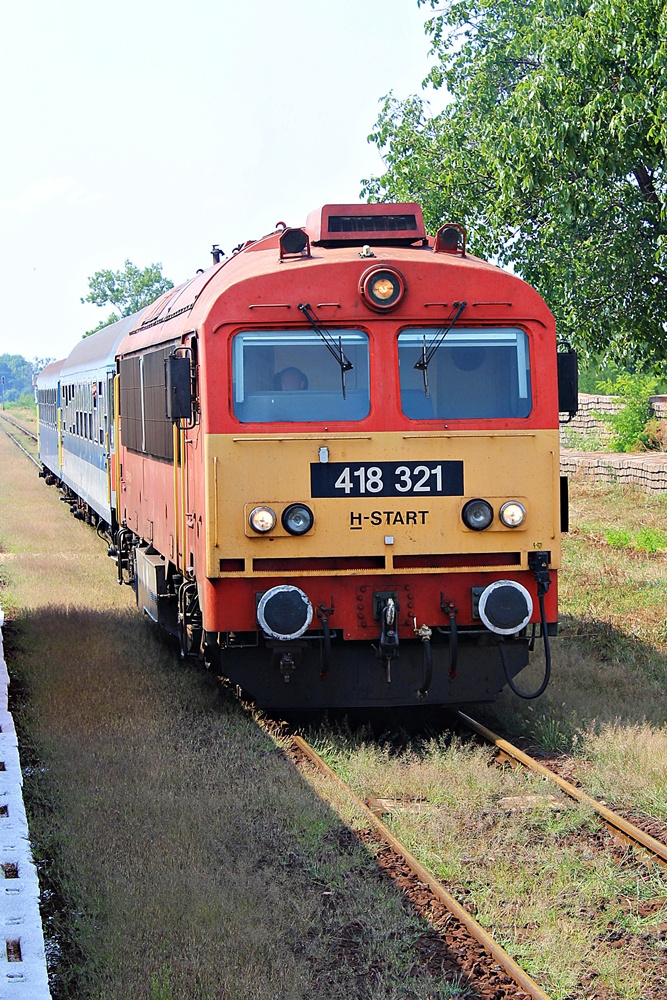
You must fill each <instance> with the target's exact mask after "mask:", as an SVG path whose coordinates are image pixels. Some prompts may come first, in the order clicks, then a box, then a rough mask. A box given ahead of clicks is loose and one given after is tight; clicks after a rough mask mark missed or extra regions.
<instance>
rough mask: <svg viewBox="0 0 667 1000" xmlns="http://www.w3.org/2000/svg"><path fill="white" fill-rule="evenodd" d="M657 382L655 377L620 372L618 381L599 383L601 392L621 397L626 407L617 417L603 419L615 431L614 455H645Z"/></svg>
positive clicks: (613, 440)
mask: <svg viewBox="0 0 667 1000" xmlns="http://www.w3.org/2000/svg"><path fill="white" fill-rule="evenodd" d="M657 385H658V379H657V378H654V377H653V376H652V375H642V374H639V373H635V374H631V373H630V372H621V373H620V374H619V375H617V377H616V379H615V380H612V379H606V380H603V381H601V382H598V389H599V391H600V392H604V393H609V394H612V395H614V396H619V397H620V399H621V400H622V401H623V403H624V404H625V405H624V407H623V409H622V410H620V411H619V412H618V413H604V414H603V415H602V416H603V419H604V420H605V422H606V423H608V424H609V425H610V426H611V428H612V431H613V436H612V439H611V444H610V447H611V448H612V450H613V451H637V450H639V451H642V450H644V449H646V447H647V446H648V443H649V434H648V432H647V430H646V425H647V423H648V421H649V420H650V419H651V403H650V397H651V396H652V395H653V393H654V392H655V390H656V386H657Z"/></svg>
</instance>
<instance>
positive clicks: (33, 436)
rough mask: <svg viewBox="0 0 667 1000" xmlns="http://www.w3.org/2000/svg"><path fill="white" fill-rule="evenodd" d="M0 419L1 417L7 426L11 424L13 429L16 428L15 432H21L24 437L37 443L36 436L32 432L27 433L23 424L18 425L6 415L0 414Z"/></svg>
mask: <svg viewBox="0 0 667 1000" xmlns="http://www.w3.org/2000/svg"><path fill="white" fill-rule="evenodd" d="M0 417H2V419H3V420H6V421H7V423H8V424H11V425H12V426H13V427H16V429H17V430H19V431H22V432H23V434H25V436H26V437H29V438H31V439H32V440H33V441H37V435H36V434H33V432H32V431H29V430H28V429H27V428H26V427H24V426H23V424H19V423H18V422H17V421H16V420H12V418H11V417H8V416H7V414H6V413H0ZM10 436H11V435H10Z"/></svg>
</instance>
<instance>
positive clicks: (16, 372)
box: [0, 354, 53, 403]
mask: <svg viewBox="0 0 667 1000" xmlns="http://www.w3.org/2000/svg"><path fill="white" fill-rule="evenodd" d="M50 361H53V358H33V360H32V361H27V360H26V359H25V358H24V357H23V356H22V355H21V354H0V378H4V380H5V382H4V391H3V399H4V401H5V403H14V402H18V401H19V400H20V399H21V398H22V397H24V398H25V399H28V400H29V401H30V403H32V402H34V395H33V389H32V377H33V375H37V374H38V372H41V370H42V368H44V367H46V365H48V364H49V362H50Z"/></svg>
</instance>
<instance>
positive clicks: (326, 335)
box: [298, 302, 354, 399]
mask: <svg viewBox="0 0 667 1000" xmlns="http://www.w3.org/2000/svg"><path fill="white" fill-rule="evenodd" d="M298 308H299V309H300V310H301V312H302V313H303V315H304V316H305V317H306V319H307V320H308V322H309V323H310V325H311V326H312V328H313V330H315V332H316V333H317V334H319V336H320V337H321V338H322V341H323V343H324V346H325V347H326V349H327V350H328V351H329V353H330V354H333V356H334V358H335V359H336V361H337V362H338V364H339V365H340V382H341V388H342V390H343V399H345V398H346V396H345V372H349V371H352V369H353V368H354V365H353V364H352V362H351V361H350V359H349V358H348V357H346V355H345V352H344V351H343V341H342V339H341V337H340V336H339V337H338V343H336V338H335V337H334V335H333V334H332V333H330V331H329V330H327V329H326V327H324V326H322V324H321V323H320V322H319V320H318V319H317V318H316V316H315V314H314V313H313V310H312V308H311V306H310V303H308V302H299V306H298Z"/></svg>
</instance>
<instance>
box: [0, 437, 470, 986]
mask: <svg viewBox="0 0 667 1000" xmlns="http://www.w3.org/2000/svg"><path fill="white" fill-rule="evenodd" d="M0 462H1V463H2V468H3V473H4V475H3V476H2V477H0V600H2V603H3V605H4V607H5V610H6V611H7V612H8V613H9V624H8V627H7V628H6V630H5V639H6V644H7V656H8V660H9V665H10V671H11V674H12V678H13V681H12V710H13V711H14V713H15V718H16V720H17V725H18V727H19V733H20V743H21V755H22V763H23V766H24V770H25V781H24V794H25V796H26V805H27V810H28V814H29V823H30V831H31V840H32V843H33V847H34V851H35V855H36V860H37V864H38V867H39V871H40V879H41V884H42V888H43V890H45V891H44V897H43V904H44V918H45V927H46V933H47V939H48V947H49V952H50V954H51V955H52V968H51V988H52V993H53V996H54V1000H64V998H68V1000H102V998H104V1000H142V998H148V1000H172V998H176V997H177V998H178V1000H191V998H192V1000H195V998H196V1000H203V998H206V1000H210V998H212V997H215V998H216V1000H217V998H220V1000H246V998H247V1000H250V998H252V1000H269V998H271V1000H273V998H279V1000H301V998H304V1000H305V998H306V997H307V998H309V1000H310V998H313V1000H320V998H321V1000H325V998H326V1000H330V998H334V1000H337V998H340V1000H348V998H350V997H355V998H360V1000H364V998H367V1000H372V998H375V997H381V998H382V1000H408V998H410V1000H444V998H446V997H448V996H449V997H455V996H461V997H463V996H465V995H467V994H466V992H465V991H464V989H463V987H462V986H461V982H460V981H457V977H456V976H449V977H447V976H444V977H443V976H442V975H439V974H436V973H435V972H430V971H428V970H427V969H426V968H425V967H424V966H423V964H421V963H420V962H419V960H418V947H417V946H418V942H419V940H420V938H421V936H422V935H423V934H424V933H425V932H426V930H427V927H426V925H425V924H424V923H423V922H422V921H421V920H419V919H418V918H417V917H416V916H415V914H414V913H413V912H412V910H411V909H410V908H409V907H408V906H407V905H406V904H405V901H404V899H403V897H402V896H401V895H399V893H398V892H397V891H396V890H395V889H394V887H393V886H392V885H391V884H389V883H388V882H387V881H386V880H385V879H384V878H382V877H381V876H380V874H379V872H378V869H377V866H376V864H375V862H374V857H373V855H372V854H371V853H370V852H369V851H367V850H366V849H365V848H364V847H363V846H362V845H361V844H359V843H357V842H355V843H353V844H349V843H347V842H346V841H344V839H342V838H341V836H340V834H341V817H340V815H339V814H338V813H337V812H336V811H335V810H333V809H332V808H331V807H330V806H329V805H328V804H326V803H325V802H324V801H323V800H322V799H321V798H320V797H319V796H318V795H317V794H316V793H315V792H314V791H313V789H312V788H311V786H310V785H308V784H307V783H306V782H305V781H304V780H303V779H302V778H301V777H300V776H299V774H298V772H297V771H296V770H295V768H294V767H293V766H292V765H291V764H290V763H289V762H288V760H287V759H286V758H285V756H284V755H283V754H282V753H281V752H280V751H279V750H277V749H276V746H275V744H274V743H273V742H272V741H271V740H270V739H269V738H268V736H266V735H265V734H264V732H263V731H262V730H261V729H260V728H259V726H257V725H256V723H255V722H254V721H253V720H252V718H251V717H249V716H248V715H247V714H246V713H244V712H243V711H242V710H241V709H240V707H239V706H238V705H237V704H236V702H235V701H234V700H233V699H231V698H229V697H228V696H227V695H226V693H225V691H224V690H221V689H220V687H219V685H218V684H217V683H215V682H214V680H213V678H211V677H210V676H208V675H207V674H205V673H204V672H203V671H201V670H200V669H199V668H197V667H192V666H184V665H183V664H181V663H180V662H179V660H178V657H177V655H176V654H175V651H174V649H173V647H172V645H171V644H170V642H168V640H167V639H166V637H164V636H163V635H162V634H161V633H159V632H158V631H157V630H155V629H154V628H153V627H151V626H150V625H149V623H147V622H146V621H144V620H142V618H141V617H140V616H139V615H138V614H137V612H136V611H135V610H134V609H133V607H132V603H133V599H132V594H131V592H130V590H129V588H127V587H119V586H118V585H117V583H116V581H115V575H114V572H113V566H112V564H111V563H110V562H109V560H108V559H107V557H106V551H105V547H104V545H103V544H101V543H100V541H99V539H97V538H96V536H95V533H94V532H93V531H92V530H91V529H89V528H87V527H86V526H85V525H83V524H81V523H80V522H78V521H74V520H73V519H72V518H70V517H69V514H68V512H67V510H66V509H64V505H63V504H62V503H60V501H59V499H58V493H57V492H56V491H55V489H49V488H47V487H46V486H45V485H44V483H43V481H41V480H39V479H38V478H37V475H36V471H35V470H34V469H33V468H32V466H30V464H29V463H28V461H27V460H26V459H25V457H24V456H22V455H21V453H20V452H19V451H18V450H17V449H15V447H14V445H12V444H11V442H10V441H9V440H8V439H7V438H6V437H5V436H4V435H0ZM350 818H352V817H350ZM350 928H355V929H358V933H355V934H354V935H353V934H352V933H351V931H350Z"/></svg>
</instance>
